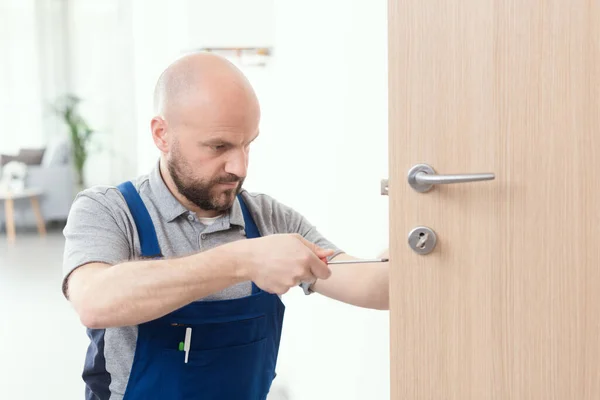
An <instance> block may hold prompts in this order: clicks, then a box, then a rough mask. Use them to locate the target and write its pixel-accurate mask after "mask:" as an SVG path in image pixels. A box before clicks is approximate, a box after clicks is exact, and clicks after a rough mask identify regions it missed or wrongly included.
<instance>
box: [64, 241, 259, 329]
mask: <svg viewBox="0 0 600 400" xmlns="http://www.w3.org/2000/svg"><path fill="white" fill-rule="evenodd" d="M227 247H228V246H221V247H218V248H215V249H212V250H209V251H206V252H203V253H199V254H195V255H192V256H188V257H182V258H177V259H165V260H148V261H133V262H127V263H123V264H118V265H114V266H108V265H106V264H94V265H86V266H83V267H80V269H81V271H77V270H76V271H75V272H74V273H73V275H72V276H71V277H70V279H77V280H79V282H78V284H77V285H70V286H72V287H76V288H77V290H73V291H69V297H70V299H71V301H72V303H73V304H74V306H75V308H76V310H77V311H78V313H79V315H80V318H81V320H82V322H83V324H84V325H86V326H88V327H91V328H107V327H114V326H127V325H137V324H140V323H143V322H147V321H150V320H153V319H156V318H159V317H161V316H163V315H166V314H168V313H170V312H172V311H174V310H176V309H178V308H180V307H183V306H184V305H186V304H189V303H191V302H193V301H195V300H197V299H200V298H203V297H205V296H208V295H210V294H213V293H216V292H218V291H220V290H223V289H225V288H226V287H229V286H231V285H234V284H236V283H239V282H242V281H244V280H246V279H247V278H246V277H245V271H242V270H240V268H239V266H238V262H237V259H238V258H235V257H233V256H232V252H231V251H228V250H229V249H228V248H227Z"/></svg>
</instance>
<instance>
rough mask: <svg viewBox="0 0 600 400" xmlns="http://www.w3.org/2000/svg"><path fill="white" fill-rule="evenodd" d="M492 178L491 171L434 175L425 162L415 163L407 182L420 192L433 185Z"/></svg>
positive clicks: (433, 171) (409, 172)
mask: <svg viewBox="0 0 600 400" xmlns="http://www.w3.org/2000/svg"><path fill="white" fill-rule="evenodd" d="M494 178H495V176H494V174H491V173H485V174H453V175H436V173H435V170H434V169H433V168H432V167H431V166H429V165H427V164H417V165H415V166H413V167H412V168H411V169H410V170H409V171H408V184H409V185H410V186H411V187H412V188H413V189H414V190H416V191H417V192H420V193H423V192H427V191H428V190H430V189H431V188H432V187H433V185H441V184H448V183H465V182H478V181H491V180H493V179H494Z"/></svg>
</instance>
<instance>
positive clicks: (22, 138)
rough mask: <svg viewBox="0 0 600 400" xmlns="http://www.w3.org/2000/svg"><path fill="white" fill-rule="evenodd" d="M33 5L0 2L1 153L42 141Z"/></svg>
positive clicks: (29, 0) (30, 0)
mask: <svg viewBox="0 0 600 400" xmlns="http://www.w3.org/2000/svg"><path fill="white" fill-rule="evenodd" d="M35 3H36V2H35V1H34V0H22V1H19V2H15V1H7V0H0V52H1V54H2V56H1V57H0V88H1V89H0V90H1V91H2V93H1V94H0V121H2V127H1V130H0V153H16V152H18V151H19V148H20V147H39V146H40V144H41V143H42V142H43V140H44V130H43V120H44V110H43V105H42V101H41V98H42V86H41V83H40V75H39V73H38V66H39V65H40V59H41V55H40V54H39V52H38V48H39V41H38V39H39V38H38V34H37V30H36V4H35Z"/></svg>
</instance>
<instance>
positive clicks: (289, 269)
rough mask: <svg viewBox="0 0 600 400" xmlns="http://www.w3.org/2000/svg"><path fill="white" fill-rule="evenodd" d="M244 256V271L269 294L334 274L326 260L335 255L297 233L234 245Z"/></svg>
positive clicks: (281, 292) (282, 292) (245, 241)
mask: <svg viewBox="0 0 600 400" xmlns="http://www.w3.org/2000/svg"><path fill="white" fill-rule="evenodd" d="M235 244H236V245H238V246H240V247H239V249H240V250H241V251H242V252H243V253H245V256H244V257H240V260H241V262H243V263H245V265H241V269H242V270H243V271H245V275H246V276H247V277H248V279H249V280H251V281H253V282H254V283H256V285H257V286H258V287H260V288H261V289H262V290H264V291H266V292H269V293H276V294H280V295H281V294H284V293H286V292H287V291H288V290H289V289H290V288H292V287H295V286H298V285H299V284H300V282H313V281H315V279H317V278H318V279H321V280H325V279H327V278H329V276H330V275H331V271H330V270H329V267H328V266H327V263H325V262H324V261H323V259H325V258H326V257H328V256H330V255H332V254H333V250H325V249H322V248H320V247H319V246H317V245H315V244H314V243H311V242H309V241H308V240H306V239H304V238H303V237H302V236H300V235H297V234H289V235H288V234H285V235H284V234H282V235H270V236H265V237H262V238H257V239H251V240H243V241H239V242H235Z"/></svg>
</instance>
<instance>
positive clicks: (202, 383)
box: [118, 182, 285, 400]
mask: <svg viewBox="0 0 600 400" xmlns="http://www.w3.org/2000/svg"><path fill="white" fill-rule="evenodd" d="M118 188H119V190H120V191H121V193H123V196H124V197H125V200H126V201H127V205H128V206H129V209H130V211H131V213H132V215H133V218H134V221H135V224H136V227H137V230H138V235H139V240H140V244H141V248H142V254H141V255H142V257H146V258H159V257H162V255H161V250H160V247H159V244H158V240H157V237H156V231H155V229H154V225H153V224H152V220H151V219H150V215H149V214H148V211H147V209H146V207H145V206H144V203H143V202H142V199H141V198H140V196H139V194H138V192H137V190H136V189H135V188H134V186H133V185H132V184H131V182H125V183H123V184H121V185H119V187H118ZM237 198H238V200H239V203H240V206H241V207H242V213H243V216H244V223H245V230H246V237H247V238H249V239H251V238H257V237H260V233H259V231H258V228H257V227H256V224H255V223H254V220H253V219H252V216H251V215H250V213H249V212H248V208H247V207H246V205H245V203H244V201H243V199H242V197H241V196H239V195H238V197H237ZM174 268H175V267H174ZM284 311H285V306H284V305H283V303H282V302H281V300H280V299H279V296H277V295H274V294H269V293H267V292H264V291H262V290H261V289H259V288H258V287H257V286H256V285H255V284H254V283H252V294H251V295H249V296H247V297H243V298H239V299H230V300H219V301H196V302H193V303H191V304H189V305H187V306H184V307H182V308H180V309H178V310H175V311H173V312H172V313H170V314H167V315H165V316H164V317H161V318H158V319H156V320H153V321H150V322H146V323H143V324H141V325H139V327H138V338H137V346H136V349H135V356H134V361H133V366H132V369H131V374H130V377H129V382H128V385H127V390H126V392H125V398H124V400H148V399H165V400H166V399H169V400H180V399H181V400H188V399H189V400H264V399H266V397H267V394H268V392H269V389H270V387H271V383H272V381H273V379H274V378H275V364H276V362H277V354H278V351H279V341H280V337H281V328H282V324H283V315H284ZM187 327H191V328H192V337H191V346H190V351H189V355H188V357H189V358H188V362H187V363H185V362H184V359H185V352H184V351H180V350H179V343H180V342H183V341H184V338H185V331H186V328H187Z"/></svg>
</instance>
